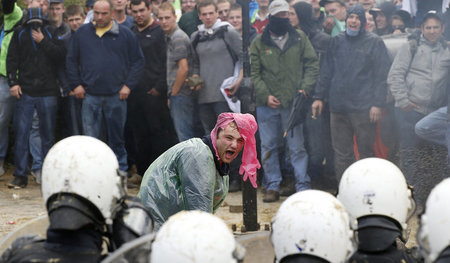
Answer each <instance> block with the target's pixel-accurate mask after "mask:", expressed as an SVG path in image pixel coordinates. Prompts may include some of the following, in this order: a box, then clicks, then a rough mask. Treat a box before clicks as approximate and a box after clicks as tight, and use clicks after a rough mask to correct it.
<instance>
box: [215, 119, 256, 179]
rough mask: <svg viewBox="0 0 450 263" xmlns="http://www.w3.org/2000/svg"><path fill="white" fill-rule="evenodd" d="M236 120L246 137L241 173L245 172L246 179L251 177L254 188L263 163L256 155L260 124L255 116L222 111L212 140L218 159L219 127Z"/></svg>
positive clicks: (243, 135)
mask: <svg viewBox="0 0 450 263" xmlns="http://www.w3.org/2000/svg"><path fill="white" fill-rule="evenodd" d="M233 121H234V122H235V123H236V125H237V126H238V130H239V133H240V134H241V136H242V138H243V139H244V151H243V153H242V164H241V167H240V168H239V174H241V175H242V174H244V178H243V180H244V181H247V178H250V182H251V183H252V186H253V187H254V188H257V187H258V185H257V183H256V170H257V169H259V168H261V164H260V163H259V161H258V158H257V156H256V139H255V133H256V131H257V130H258V124H257V123H256V120H255V117H253V115H251V114H248V113H247V114H241V113H231V112H225V113H221V114H220V115H219V117H218V118H217V123H216V126H215V127H214V129H213V130H212V131H211V141H212V144H213V147H214V150H215V152H216V157H217V160H219V159H220V158H219V154H218V153H217V146H216V140H217V130H218V129H219V128H221V129H225V128H226V127H227V126H228V124H230V123H231V122H233Z"/></svg>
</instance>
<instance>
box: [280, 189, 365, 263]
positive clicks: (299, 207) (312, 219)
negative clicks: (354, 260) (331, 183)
mask: <svg viewBox="0 0 450 263" xmlns="http://www.w3.org/2000/svg"><path fill="white" fill-rule="evenodd" d="M355 224H356V222H355ZM271 242H272V245H273V246H274V249H275V257H276V262H286V260H287V258H288V257H292V256H295V255H304V256H306V257H311V258H310V260H309V261H302V262H323V260H326V261H328V262H332V263H339V262H346V260H347V259H348V258H349V257H350V256H351V255H352V254H353V252H354V251H355V245H354V242H353V231H352V230H351V228H350V221H349V216H348V214H347V212H346V211H345V208H344V206H343V205H342V204H341V202H339V200H337V199H336V198H335V197H334V196H332V195H331V194H329V193H326V192H322V191H318V190H306V191H302V192H299V193H296V194H294V195H292V196H290V197H289V198H288V199H286V201H284V202H283V203H282V204H281V206H280V209H279V210H278V212H277V214H276V215H275V217H274V218H273V219H272V234H271ZM313 258H318V259H316V260H314V259H313Z"/></svg>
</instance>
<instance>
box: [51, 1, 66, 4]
mask: <svg viewBox="0 0 450 263" xmlns="http://www.w3.org/2000/svg"><path fill="white" fill-rule="evenodd" d="M48 3H49V4H56V3H58V4H59V3H61V4H64V0H50V1H49V2H48Z"/></svg>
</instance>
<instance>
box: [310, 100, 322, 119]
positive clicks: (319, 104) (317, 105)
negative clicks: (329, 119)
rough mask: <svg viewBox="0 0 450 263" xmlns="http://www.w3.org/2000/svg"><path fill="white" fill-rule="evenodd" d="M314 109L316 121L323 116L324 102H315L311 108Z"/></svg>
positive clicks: (313, 115) (313, 113) (313, 114)
mask: <svg viewBox="0 0 450 263" xmlns="http://www.w3.org/2000/svg"><path fill="white" fill-rule="evenodd" d="M311 109H312V118H313V119H314V120H315V119H317V116H319V115H320V114H322V109H323V102H322V101H321V100H315V101H314V102H313V104H312V106H311Z"/></svg>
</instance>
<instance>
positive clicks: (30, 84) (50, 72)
mask: <svg viewBox="0 0 450 263" xmlns="http://www.w3.org/2000/svg"><path fill="white" fill-rule="evenodd" d="M55 31H56V29H55V28H54V27H52V26H42V27H41V32H42V34H43V35H44V39H43V40H42V41H41V42H40V43H39V44H38V43H36V42H35V41H34V40H33V38H32V36H31V28H30V27H29V26H20V27H18V28H17V29H16V30H15V31H14V35H13V37H12V39H11V43H10V45H9V49H8V56H7V58H6V72H7V75H8V84H9V86H10V87H12V86H14V85H20V86H21V88H22V92H23V93H25V94H27V95H29V96H33V97H43V96H57V95H58V94H59V89H58V86H57V84H56V69H57V67H59V66H60V65H62V63H63V62H64V58H65V56H66V49H65V47H64V44H63V42H62V41H61V40H60V39H59V38H57V37H55Z"/></svg>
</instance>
